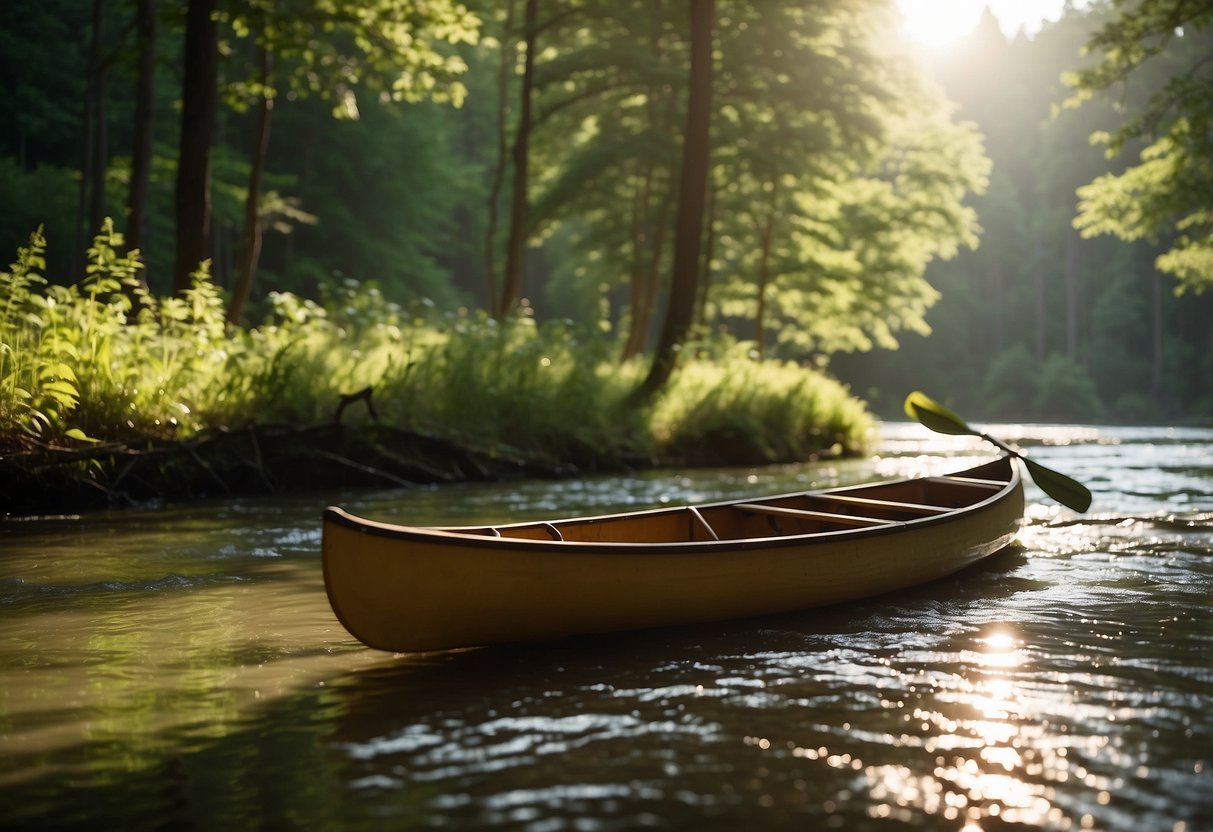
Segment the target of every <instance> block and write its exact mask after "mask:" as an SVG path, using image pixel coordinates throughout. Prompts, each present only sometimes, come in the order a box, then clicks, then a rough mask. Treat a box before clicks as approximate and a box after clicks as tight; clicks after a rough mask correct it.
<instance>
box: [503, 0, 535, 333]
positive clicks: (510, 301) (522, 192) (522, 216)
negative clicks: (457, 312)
mask: <svg viewBox="0 0 1213 832" xmlns="http://www.w3.org/2000/svg"><path fill="white" fill-rule="evenodd" d="M522 27H523V33H522V42H523V49H525V51H526V54H525V56H524V59H523V69H522V88H521V90H520V91H519V93H518V98H519V107H518V125H517V129H516V131H515V136H514V149H513V152H512V156H513V161H514V187H513V191H512V192H511V196H510V227H509V232H508V234H507V236H506V244H505V277H504V281H503V283H502V287H501V296H500V298H499V299H498V301H497V307H496V309H494V314H495V315H496V316H497V317H498V318H504V317H505V316H506V315H507V314H508V313H509V312H510V310H511V309H513V307H514V305H515V304H516V303H518V300H519V298H520V297H521V295H522V256H523V253H524V251H525V249H526V238H527V217H526V215H527V185H528V182H529V180H528V176H527V171H528V169H529V168H528V166H529V165H530V159H531V154H530V142H531V128H532V119H531V98H532V91H533V90H534V87H535V41H536V39H537V38H538V36H539V31H538V29H539V0H526V10H525V12H524V13H523V24H522ZM503 48H504V46H503Z"/></svg>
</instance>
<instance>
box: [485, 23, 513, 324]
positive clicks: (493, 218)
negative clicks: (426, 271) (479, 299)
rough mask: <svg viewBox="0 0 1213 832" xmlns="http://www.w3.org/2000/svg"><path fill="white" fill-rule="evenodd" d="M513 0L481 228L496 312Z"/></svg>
mask: <svg viewBox="0 0 1213 832" xmlns="http://www.w3.org/2000/svg"><path fill="white" fill-rule="evenodd" d="M513 59H514V0H509V1H508V2H507V3H506V7H505V22H504V23H503V24H502V30H501V62H500V64H499V65H498V67H497V164H496V166H495V167H494V168H493V182H492V185H491V186H490V187H489V218H488V227H487V228H486V229H485V232H484V276H485V281H486V283H487V284H488V290H489V297H488V304H489V305H488V308H489V311H491V312H492V313H493V314H496V313H497V211H498V208H499V207H500V206H499V205H498V204H497V203H498V202H499V201H500V199H501V186H502V185H503V184H504V183H505V167H506V156H507V155H508V154H507V149H506V145H507V142H506V119H507V116H508V115H509V103H508V102H509V92H510V78H511V77H512V76H513V74H514V60H513Z"/></svg>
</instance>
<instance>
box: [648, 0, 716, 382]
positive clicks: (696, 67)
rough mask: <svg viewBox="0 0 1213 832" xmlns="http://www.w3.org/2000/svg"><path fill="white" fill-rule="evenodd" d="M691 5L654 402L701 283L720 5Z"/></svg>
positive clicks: (705, 1)
mask: <svg viewBox="0 0 1213 832" xmlns="http://www.w3.org/2000/svg"><path fill="white" fill-rule="evenodd" d="M690 4H691V72H690V86H689V89H688V93H687V121H686V132H685V134H684V139H683V144H682V170H681V172H680V174H679V184H678V219H677V222H676V224H675V227H674V267H673V272H672V275H671V281H670V295H669V302H668V303H667V304H666V314H665V322H664V323H663V325H662V328H661V336H660V338H659V340H658V342H657V351H656V353H655V354H654V355H653V363H652V365H651V366H650V368H649V373H648V375H647V376H646V377H645V379H644V382H643V383H642V384H641V386H640V388H639V390H638V391H637V394H638V395H639V396H640V397H641V398H649V397H651V396H652V395H653V394H654V393H656V392H657V391H658V390H660V389H661V388H662V387H663V386H665V384H666V382H667V381H669V378H670V374H671V373H672V372H673V371H674V364H675V362H676V361H677V357H678V348H679V347H680V346H681V345H682V342H683V341H684V340H685V338H686V334H687V331H688V330H689V329H690V326H691V321H692V319H693V318H694V314H695V297H696V289H697V288H698V283H699V263H700V254H701V252H702V242H703V212H704V197H705V195H706V192H707V182H708V165H709V143H710V128H711V109H712V30H713V27H714V24H715V0H690Z"/></svg>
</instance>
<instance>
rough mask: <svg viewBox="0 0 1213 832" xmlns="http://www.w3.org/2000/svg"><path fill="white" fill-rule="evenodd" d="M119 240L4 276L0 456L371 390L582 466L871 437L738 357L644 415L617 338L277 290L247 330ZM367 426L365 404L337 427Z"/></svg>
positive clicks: (240, 419)
mask: <svg viewBox="0 0 1213 832" xmlns="http://www.w3.org/2000/svg"><path fill="white" fill-rule="evenodd" d="M122 248H123V239H122V235H121V234H119V233H118V232H116V231H115V230H114V228H113V226H112V223H110V222H108V221H107V223H106V224H105V226H104V227H103V228H102V230H101V231H100V233H99V234H98V235H97V237H96V238H95V239H94V241H93V245H92V247H91V248H90V249H89V252H88V267H87V271H86V274H85V276H84V279H83V280H81V281H80V282H79V283H78V284H76V285H73V286H57V285H51V284H49V283H48V282H47V281H46V278H45V276H44V275H43V274H42V271H43V270H45V260H44V253H45V249H46V241H45V239H44V238H43V236H42V234H41V232H38V233H35V234H34V235H32V236H31V239H30V244H29V246H27V247H24V248H22V249H20V250H19V251H18V254H17V259H16V262H14V263H13V265H12V266H10V268H9V270H8V271H5V272H0V299H2V300H0V443H2V444H0V448H2V447H8V448H12V447H15V446H18V445H20V444H21V443H22V442H26V443H28V442H31V441H33V442H41V443H44V444H51V445H60V446H62V445H69V446H70V445H74V444H79V443H81V442H90V441H97V440H105V441H124V442H128V443H130V442H132V441H145V440H147V439H169V438H184V437H188V436H190V435H192V434H195V433H197V432H199V431H202V430H205V429H208V428H216V427H242V426H245V425H248V424H253V423H256V424H267V423H283V424H287V425H296V426H303V425H309V424H315V423H320V422H326V421H330V420H332V419H333V418H334V415H335V412H336V408H337V405H338V403H339V402H340V401H341V398H342V396H345V395H348V394H351V393H354V392H356V391H358V390H361V389H364V388H367V387H370V388H371V389H372V390H373V394H372V401H373V404H374V407H375V415H376V416H377V417H378V418H379V419H381V420H382V421H383V422H385V423H388V424H390V425H395V426H398V427H402V428H408V429H412V430H415V431H420V432H425V433H429V434H431V435H436V436H442V437H446V438H450V439H454V440H456V441H460V442H463V443H466V444H471V445H474V446H476V447H479V448H482V449H487V450H489V451H492V450H494V449H498V448H499V449H501V450H502V452H503V453H504V452H509V453H510V454H515V453H521V454H523V455H526V456H531V457H537V458H542V459H547V460H552V461H567V462H572V463H575V464H593V463H595V462H608V461H611V460H618V459H620V458H623V457H628V458H633V457H635V456H638V455H640V456H647V457H650V458H658V459H660V458H668V459H676V460H684V461H690V462H760V461H776V460H791V459H803V458H806V457H808V456H810V455H811V454H815V453H819V452H822V451H827V452H828V451H831V450H833V451H835V452H838V451H841V450H844V449H855V448H857V447H861V446H862V445H863V443H864V439H865V431H866V428H867V426H868V417H867V415H866V412H865V410H864V408H863V405H862V404H861V403H859V402H858V401H856V400H855V399H853V398H852V397H850V396H849V394H848V393H847V391H846V390H845V388H843V387H841V386H840V385H838V384H837V383H836V382H833V381H831V380H830V379H828V378H826V377H825V376H824V375H822V374H819V373H816V372H812V371H808V370H805V369H803V368H800V367H797V366H794V365H790V364H779V363H772V362H765V363H760V362H755V361H753V360H751V359H750V358H749V357H748V356H747V355H746V354H745V353H744V351H743V350H742V348H740V347H738V348H735V349H732V350H730V351H725V352H724V353H722V354H721V356H720V357H717V358H714V359H692V360H689V361H686V362H684V364H683V366H682V368H681V369H680V370H679V372H678V373H677V374H676V375H675V377H674V379H673V381H672V383H671V385H670V386H669V388H668V389H667V390H666V392H665V393H664V394H663V395H662V396H661V397H660V398H658V399H657V400H655V401H654V402H651V403H650V404H648V405H646V406H644V407H637V406H635V405H634V404H632V402H631V399H630V398H629V396H630V394H631V393H632V391H633V390H634V389H635V388H636V386H637V384H638V383H639V381H640V378H641V373H642V371H643V369H644V368H643V367H641V366H639V365H637V364H631V365H626V366H623V367H620V366H619V365H618V363H617V362H616V361H615V360H614V359H613V356H614V355H615V354H616V346H617V345H615V344H613V343H611V342H609V341H607V340H605V339H604V338H603V337H602V335H601V334H599V333H597V332H590V331H586V330H582V329H580V328H578V327H577V326H575V325H574V324H573V323H571V322H569V321H549V322H545V323H543V324H537V323H536V322H535V321H534V320H533V319H532V318H530V317H527V316H521V315H520V316H516V317H512V318H510V319H508V320H506V321H496V320H493V319H490V318H488V317H487V316H485V315H484V314H483V313H479V312H469V311H467V310H460V311H459V312H444V311H441V310H438V309H435V308H434V307H433V306H432V305H431V304H428V303H427V302H419V303H417V304H414V305H412V306H408V307H405V306H401V305H399V304H396V303H393V302H390V301H389V300H387V299H386V298H385V297H384V296H383V295H382V294H381V293H380V292H379V291H378V290H377V289H376V288H375V287H373V286H362V285H358V284H356V283H352V282H345V283H340V284H335V285H333V286H329V287H327V289H326V290H325V292H324V294H323V296H322V297H321V300H320V301H319V302H316V301H313V300H308V299H305V298H301V297H298V296H296V295H293V294H290V293H285V292H282V293H274V294H272V295H271V296H270V302H269V313H268V315H267V317H266V319H265V320H264V321H263V322H262V323H261V324H260V325H258V326H256V327H254V328H252V329H248V330H245V329H237V328H232V327H229V326H228V325H227V324H226V322H225V318H224V305H223V298H222V293H221V291H220V290H219V289H218V288H217V287H216V286H215V285H214V283H213V282H212V281H211V279H210V276H209V273H208V269H207V265H206V264H203V265H202V267H201V268H200V269H199V271H198V272H197V273H196V274H195V276H194V283H193V286H192V288H191V289H190V290H189V291H187V292H185V293H184V294H183V295H181V296H180V297H167V298H158V297H154V296H152V295H151V294H150V293H149V292H148V291H147V290H146V288H144V287H143V285H142V284H141V283H140V280H139V276H140V268H141V264H140V263H139V260H138V257H137V254H135V253H131V254H123V253H122ZM370 418H372V415H371V411H370V409H368V408H358V407H356V408H351V409H350V410H348V411H347V413H346V414H345V416H344V421H346V422H347V423H352V424H357V423H359V422H365V421H366V420H368V419H370Z"/></svg>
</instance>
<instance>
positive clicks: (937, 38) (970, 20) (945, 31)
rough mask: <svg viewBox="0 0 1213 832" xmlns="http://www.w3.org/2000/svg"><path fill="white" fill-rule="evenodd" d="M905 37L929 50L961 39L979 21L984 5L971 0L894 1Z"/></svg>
mask: <svg viewBox="0 0 1213 832" xmlns="http://www.w3.org/2000/svg"><path fill="white" fill-rule="evenodd" d="M897 6H898V7H899V8H900V9H901V15H902V18H903V19H904V20H905V31H906V34H907V35H908V36H909V37H910V38H911V39H912V40H914V41H916V42H918V43H921V44H922V45H923V46H927V47H930V48H932V49H939V48H943V47H946V46H949V45H951V44H953V43H955V42H956V41H958V40H960V39H961V38H963V37H964V36H965V35H967V34H969V32H971V31H973V27H975V26H976V25H977V21H978V20H979V19H980V18H981V11H982V7H983V4H981V3H974V2H973V0H897Z"/></svg>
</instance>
